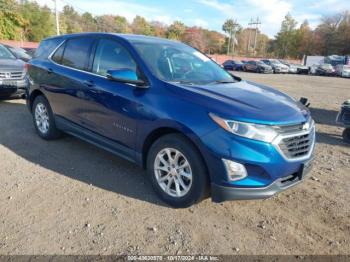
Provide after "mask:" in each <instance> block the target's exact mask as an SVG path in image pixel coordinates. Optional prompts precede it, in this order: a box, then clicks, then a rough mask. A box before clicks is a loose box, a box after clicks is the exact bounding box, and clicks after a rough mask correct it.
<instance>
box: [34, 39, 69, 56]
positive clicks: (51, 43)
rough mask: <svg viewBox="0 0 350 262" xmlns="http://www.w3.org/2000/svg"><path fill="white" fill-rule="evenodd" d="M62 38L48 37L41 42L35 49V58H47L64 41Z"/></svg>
mask: <svg viewBox="0 0 350 262" xmlns="http://www.w3.org/2000/svg"><path fill="white" fill-rule="evenodd" d="M62 41H63V40H62V39H61V38H53V39H47V40H44V41H42V42H41V43H40V46H39V48H38V49H37V50H36V51H35V54H34V58H47V57H48V56H49V55H50V54H51V53H52V51H53V50H55V48H56V47H57V46H58V45H59V44H60V43H61V42H62Z"/></svg>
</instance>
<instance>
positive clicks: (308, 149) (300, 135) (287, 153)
mask: <svg viewBox="0 0 350 262" xmlns="http://www.w3.org/2000/svg"><path fill="white" fill-rule="evenodd" d="M310 123H311V125H310V127H309V129H308V130H303V129H302V127H303V126H304V124H305V123H302V124H300V125H293V126H282V127H278V131H279V134H280V135H279V136H278V137H277V138H276V139H275V140H274V142H273V145H274V146H275V148H276V149H277V151H278V152H279V153H280V154H281V155H282V156H283V158H284V159H285V160H287V161H303V160H306V159H308V158H310V157H311V155H312V153H313V150H314V147H315V137H316V135H315V125H314V122H313V121H312V122H310Z"/></svg>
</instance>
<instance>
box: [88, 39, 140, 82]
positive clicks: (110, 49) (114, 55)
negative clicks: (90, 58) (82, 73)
mask: <svg viewBox="0 0 350 262" xmlns="http://www.w3.org/2000/svg"><path fill="white" fill-rule="evenodd" d="M136 68H137V66H136V63H135V61H134V60H133V58H132V57H131V55H130V54H129V52H128V51H127V50H126V49H125V48H124V47H123V46H122V45H121V44H119V43H117V42H116V41H113V40H109V39H101V40H100V41H99V43H98V45H97V48H96V52H95V58H94V63H93V67H92V72H93V73H95V74H98V75H101V76H107V71H108V70H118V69H131V70H133V71H135V72H136Z"/></svg>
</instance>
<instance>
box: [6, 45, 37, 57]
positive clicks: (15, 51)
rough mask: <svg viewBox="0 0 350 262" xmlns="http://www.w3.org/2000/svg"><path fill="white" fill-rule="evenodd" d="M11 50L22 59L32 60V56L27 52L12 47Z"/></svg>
mask: <svg viewBox="0 0 350 262" xmlns="http://www.w3.org/2000/svg"><path fill="white" fill-rule="evenodd" d="M9 49H10V50H11V51H12V52H13V53H15V54H16V55H17V56H18V57H20V58H26V59H31V58H32V57H31V56H30V55H28V54H27V52H26V50H24V49H22V48H15V47H10V48H9Z"/></svg>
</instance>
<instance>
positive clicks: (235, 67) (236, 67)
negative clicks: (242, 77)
mask: <svg viewBox="0 0 350 262" xmlns="http://www.w3.org/2000/svg"><path fill="white" fill-rule="evenodd" d="M222 65H223V66H224V68H225V69H226V70H232V71H242V70H243V63H242V62H241V61H238V60H226V61H225V62H224V63H223V64H222Z"/></svg>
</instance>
